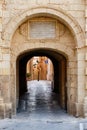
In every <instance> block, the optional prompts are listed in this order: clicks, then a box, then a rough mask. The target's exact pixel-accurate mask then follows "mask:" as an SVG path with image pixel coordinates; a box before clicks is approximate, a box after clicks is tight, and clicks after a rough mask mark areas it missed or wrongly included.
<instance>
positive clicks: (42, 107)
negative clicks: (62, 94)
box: [0, 81, 87, 130]
mask: <svg viewBox="0 0 87 130" xmlns="http://www.w3.org/2000/svg"><path fill="white" fill-rule="evenodd" d="M57 98H58V96H57V94H55V93H53V92H52V91H51V83H50V82H49V81H46V82H45V81H31V82H28V92H27V93H26V94H25V95H23V96H22V97H21V100H20V103H19V109H18V114H17V115H16V116H15V117H14V118H12V119H4V120H0V130H83V128H82V123H86V122H87V120H86V119H81V118H75V117H73V116H70V115H69V114H67V113H66V111H64V110H61V109H60V107H59V105H58V99H57Z"/></svg>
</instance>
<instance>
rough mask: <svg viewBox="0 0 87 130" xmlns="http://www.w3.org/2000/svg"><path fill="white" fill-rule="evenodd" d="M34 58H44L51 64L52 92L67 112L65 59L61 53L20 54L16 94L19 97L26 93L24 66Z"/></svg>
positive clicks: (48, 50) (48, 51)
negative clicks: (52, 73)
mask: <svg viewBox="0 0 87 130" xmlns="http://www.w3.org/2000/svg"><path fill="white" fill-rule="evenodd" d="M34 56H46V57H48V58H49V59H50V60H51V61H52V63H53V68H54V76H53V77H54V78H53V81H52V91H53V92H54V93H57V94H58V102H59V105H60V107H61V108H63V109H65V110H67V88H66V81H67V74H66V72H67V58H66V56H65V55H64V54H62V53H61V52H57V51H55V50H53V49H45V48H41V49H33V50H29V51H27V52H24V53H23V54H21V55H20V56H19V57H18V59H17V69H16V70H17V76H16V77H17V79H16V80H18V81H17V87H18V88H17V91H19V92H17V93H19V94H18V95H19V97H18V98H19V99H20V97H21V96H22V95H23V94H24V93H25V92H27V82H26V64H27V62H28V61H29V60H30V59H31V58H32V57H34Z"/></svg>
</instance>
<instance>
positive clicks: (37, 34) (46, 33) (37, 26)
mask: <svg viewBox="0 0 87 130" xmlns="http://www.w3.org/2000/svg"><path fill="white" fill-rule="evenodd" d="M29 26H30V29H29V37H30V38H34V39H46V38H47V39H48V38H55V37H56V31H55V28H56V27H55V26H56V23H55V22H44V21H41V22H39V21H38V22H36V21H35V22H30V24H29Z"/></svg>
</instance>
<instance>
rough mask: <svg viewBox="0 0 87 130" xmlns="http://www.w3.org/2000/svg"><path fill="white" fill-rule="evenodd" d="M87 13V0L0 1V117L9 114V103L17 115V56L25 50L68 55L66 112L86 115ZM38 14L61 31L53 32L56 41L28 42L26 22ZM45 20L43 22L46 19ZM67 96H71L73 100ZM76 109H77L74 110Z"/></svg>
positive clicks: (31, 40)
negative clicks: (43, 50)
mask: <svg viewBox="0 0 87 130" xmlns="http://www.w3.org/2000/svg"><path fill="white" fill-rule="evenodd" d="M86 12H87V10H86V0H66V1H64V0H46V1H44V0H0V91H1V95H0V96H1V99H2V98H3V103H1V105H2V107H4V109H3V110H4V111H3V110H2V109H1V113H2V114H1V115H4V113H6V111H7V112H8V111H9V112H8V113H9V114H8V115H10V114H11V104H12V106H13V108H15V109H14V113H15V112H16V60H17V57H18V56H19V55H20V54H21V53H24V52H25V51H29V50H30V49H36V48H51V49H56V50H57V51H58V52H62V54H63V55H64V54H65V55H67V57H68V61H67V62H68V66H67V87H68V93H70V94H69V95H68V100H69V101H68V106H69V107H68V109H69V110H68V111H69V112H70V113H72V114H73V113H74V112H73V111H75V112H77V113H76V114H77V116H79V115H85V114H84V112H85V111H86V108H87V106H86V101H84V98H85V96H87V77H86V75H87V72H86V68H87V63H86V61H87V54H86V52H87V47H86V46H87V44H86V43H85V33H86V31H87V27H86V25H85V22H86V18H85V17H86V14H87V13H86ZM40 14H41V15H43V16H44V17H45V16H46V17H51V19H52V20H54V19H55V20H56V21H58V23H57V24H58V26H57V27H59V28H60V29H59V30H60V31H59V30H58V29H56V30H58V31H59V33H60V35H58V37H59V38H58V39H56V40H55V39H54V40H52V39H51V40H50V39H49V40H46V39H45V40H41V39H37V40H36V39H29V37H28V36H27V35H28V32H27V31H29V28H28V26H27V25H28V20H29V19H31V18H32V17H33V18H32V19H33V20H34V17H35V16H39V15H40ZM38 19H39V18H37V21H38ZM44 20H45V21H46V19H45V18H44ZM27 28H28V30H27ZM86 41H87V40H86ZM70 95H73V96H72V97H73V98H72V99H70ZM75 96H76V97H75ZM85 99H86V98H85ZM71 100H72V101H71ZM84 102H85V104H84ZM6 104H8V105H6ZM83 104H84V105H85V107H84V109H83ZM6 106H7V107H6ZM72 106H73V107H72ZM75 107H76V109H75V110H73V108H75ZM85 113H86V112H85ZM8 115H7V116H8ZM3 117H5V115H4V116H3Z"/></svg>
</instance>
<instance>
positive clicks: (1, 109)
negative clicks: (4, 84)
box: [0, 97, 5, 119]
mask: <svg viewBox="0 0 87 130" xmlns="http://www.w3.org/2000/svg"><path fill="white" fill-rule="evenodd" d="M0 118H1V119H3V118H5V104H4V103H3V98H1V97H0Z"/></svg>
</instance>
